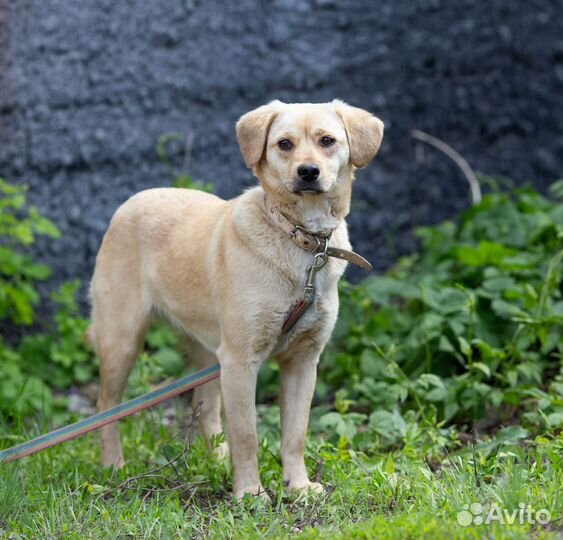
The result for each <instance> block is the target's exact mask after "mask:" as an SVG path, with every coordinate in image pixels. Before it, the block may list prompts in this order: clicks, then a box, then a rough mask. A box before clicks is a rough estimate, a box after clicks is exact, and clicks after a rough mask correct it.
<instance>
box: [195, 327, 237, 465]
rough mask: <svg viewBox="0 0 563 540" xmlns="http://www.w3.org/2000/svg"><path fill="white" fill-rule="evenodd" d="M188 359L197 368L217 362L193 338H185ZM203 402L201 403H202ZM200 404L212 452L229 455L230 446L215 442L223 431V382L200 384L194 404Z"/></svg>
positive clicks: (204, 431) (204, 428) (203, 425)
mask: <svg viewBox="0 0 563 540" xmlns="http://www.w3.org/2000/svg"><path fill="white" fill-rule="evenodd" d="M185 346H186V352H187V355H188V361H189V362H190V363H192V364H193V365H194V366H195V367H196V368H197V369H203V368H206V367H209V366H211V365H213V364H215V363H216V362H217V358H216V357H215V355H214V354H213V353H211V352H210V351H208V350H207V349H206V348H205V347H204V346H203V345H201V344H200V343H199V342H197V341H196V340H194V339H191V338H185ZM200 404H201V405H200ZM198 405H199V406H200V413H199V427H200V430H201V433H202V435H203V436H204V438H205V442H206V443H207V448H208V449H209V452H210V453H213V454H214V455H215V456H217V457H219V458H223V457H226V456H228V455H229V446H228V444H227V443H226V442H225V441H223V442H221V443H219V444H218V445H217V444H214V441H213V438H214V437H216V436H218V435H221V434H222V433H223V427H222V425H221V384H220V383H219V381H218V380H215V381H211V382H208V383H206V384H204V385H202V386H198V387H197V388H196V389H195V390H194V394H193V399H192V406H193V408H194V410H196V407H198Z"/></svg>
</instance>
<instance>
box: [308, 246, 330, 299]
mask: <svg viewBox="0 0 563 540" xmlns="http://www.w3.org/2000/svg"><path fill="white" fill-rule="evenodd" d="M327 248H328V242H325V248H324V251H321V252H320V253H316V254H315V258H314V260H313V264H311V265H310V266H308V267H307V270H306V271H307V272H309V277H308V279H307V284H306V285H305V295H307V293H311V292H314V291H315V276H316V275H317V272H318V271H319V270H321V269H322V268H324V267H325V266H326V263H327V262H328V254H327Z"/></svg>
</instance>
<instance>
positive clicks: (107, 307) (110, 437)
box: [88, 283, 149, 467]
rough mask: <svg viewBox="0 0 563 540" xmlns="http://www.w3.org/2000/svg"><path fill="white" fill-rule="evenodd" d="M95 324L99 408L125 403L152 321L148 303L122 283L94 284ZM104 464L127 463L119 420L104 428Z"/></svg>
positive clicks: (121, 464) (101, 430) (94, 338)
mask: <svg viewBox="0 0 563 540" xmlns="http://www.w3.org/2000/svg"><path fill="white" fill-rule="evenodd" d="M92 303H93V310H92V326H91V328H90V330H89V332H88V335H89V338H90V340H91V341H92V342H93V345H94V348H95V350H96V353H97V354H98V357H99V359H100V392H99V396H98V409H99V410H100V411H104V410H106V409H109V408H110V407H114V406H115V405H118V404H119V403H120V402H121V399H122V397H123V392H124V390H125V387H126V386H127V380H128V378H129V374H130V373H131V370H132V369H133V366H134V364H135V360H136V358H137V355H138V354H139V351H140V349H141V347H142V345H143V342H144V338H145V333H146V331H147V328H148V324H149V316H148V313H147V310H146V308H145V306H143V305H142V301H141V299H140V298H139V295H138V294H137V291H136V290H135V289H131V288H128V287H127V286H123V284H122V286H121V287H120V288H116V287H111V288H108V289H105V290H103V291H101V293H100V291H96V287H95V283H94V286H93V287H92ZM100 440H101V447H102V463H103V465H104V466H116V467H120V466H123V465H124V464H125V461H124V459H123V452H122V449H121V441H120V434H119V425H118V423H117V422H116V423H112V424H108V425H107V426H104V427H102V428H101V429H100Z"/></svg>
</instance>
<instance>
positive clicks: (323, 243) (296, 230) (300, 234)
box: [266, 203, 373, 271]
mask: <svg viewBox="0 0 563 540" xmlns="http://www.w3.org/2000/svg"><path fill="white" fill-rule="evenodd" d="M266 209H267V210H266V212H267V214H268V218H269V221H270V222H271V223H272V224H273V225H275V226H277V227H279V228H280V229H281V230H282V231H284V232H285V233H287V234H288V235H289V237H290V238H291V240H292V241H293V243H294V244H296V245H298V246H299V247H300V248H302V249H304V250H305V251H309V252H311V253H322V252H325V253H326V254H327V255H328V256H329V257H336V258H338V259H344V260H345V261H348V262H349V263H352V264H355V265H357V266H359V267H360V268H363V269H364V270H368V271H371V270H373V266H372V265H371V264H370V263H369V261H367V260H366V259H364V258H363V257H362V256H361V255H358V254H357V253H355V252H354V251H348V250H346V249H339V248H336V247H331V246H327V244H328V242H329V240H330V237H331V235H332V231H329V232H328V234H324V233H313V232H311V231H308V230H307V229H305V228H303V227H301V226H300V225H295V224H293V223H292V222H291V221H290V220H289V219H288V218H287V217H286V216H285V215H284V214H282V213H281V211H280V210H278V209H277V208H276V207H275V206H270V205H269V204H268V203H266Z"/></svg>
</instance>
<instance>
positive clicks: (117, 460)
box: [102, 456, 127, 469]
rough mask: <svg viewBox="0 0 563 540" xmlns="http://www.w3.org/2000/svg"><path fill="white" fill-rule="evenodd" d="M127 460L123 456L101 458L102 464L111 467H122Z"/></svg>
mask: <svg viewBox="0 0 563 540" xmlns="http://www.w3.org/2000/svg"><path fill="white" fill-rule="evenodd" d="M125 465H127V462H126V461H125V459H124V458H123V456H104V457H103V458H102V466H103V467H106V468H111V469H123V467H125Z"/></svg>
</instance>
